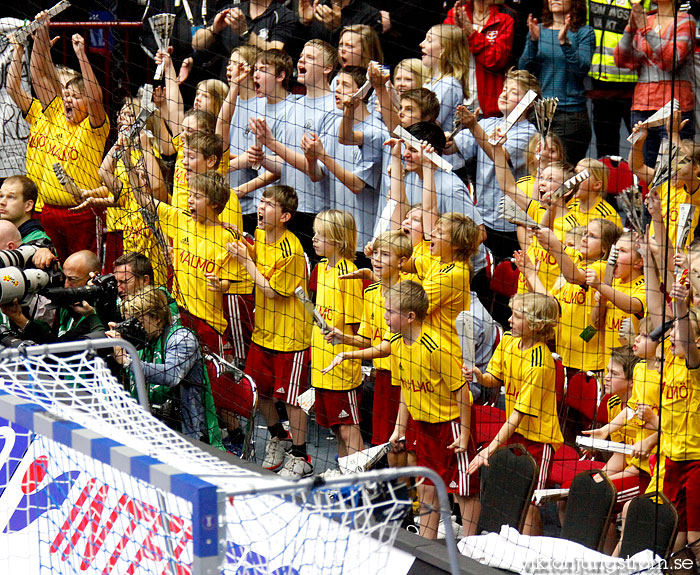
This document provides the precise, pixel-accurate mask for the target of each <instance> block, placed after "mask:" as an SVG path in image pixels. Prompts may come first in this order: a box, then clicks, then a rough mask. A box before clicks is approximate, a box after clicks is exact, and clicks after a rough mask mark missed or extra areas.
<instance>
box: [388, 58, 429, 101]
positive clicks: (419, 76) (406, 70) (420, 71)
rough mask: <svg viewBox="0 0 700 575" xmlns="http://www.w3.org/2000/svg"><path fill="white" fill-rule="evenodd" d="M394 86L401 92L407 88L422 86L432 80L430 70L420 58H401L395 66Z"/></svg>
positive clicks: (412, 88) (413, 88)
mask: <svg viewBox="0 0 700 575" xmlns="http://www.w3.org/2000/svg"><path fill="white" fill-rule="evenodd" d="M393 81H394V87H395V88H396V91H397V92H398V93H399V94H401V93H403V92H405V91H406V90H415V89H416V88H422V87H423V86H424V85H425V84H427V83H428V82H429V81H430V70H428V68H426V67H425V66H424V65H423V62H422V61H421V60H420V59H418V58H406V59H404V60H401V62H399V63H398V64H397V65H396V67H395V68H394V76H393Z"/></svg>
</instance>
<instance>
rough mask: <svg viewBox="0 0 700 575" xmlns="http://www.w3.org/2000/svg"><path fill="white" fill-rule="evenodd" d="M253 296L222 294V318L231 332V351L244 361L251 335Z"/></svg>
mask: <svg viewBox="0 0 700 575" xmlns="http://www.w3.org/2000/svg"><path fill="white" fill-rule="evenodd" d="M254 310H255V297H254V296H253V294H252V293H251V294H224V318H225V319H226V321H227V322H228V330H227V331H229V332H231V347H232V349H231V353H232V355H233V357H235V358H236V359H240V360H241V361H244V360H245V358H246V357H248V350H249V349H250V338H251V337H252V336H253V327H254V326H255V323H254V314H253V312H254Z"/></svg>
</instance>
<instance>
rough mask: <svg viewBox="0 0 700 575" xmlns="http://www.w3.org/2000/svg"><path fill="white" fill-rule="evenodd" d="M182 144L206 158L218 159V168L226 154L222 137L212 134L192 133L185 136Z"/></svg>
mask: <svg viewBox="0 0 700 575" xmlns="http://www.w3.org/2000/svg"><path fill="white" fill-rule="evenodd" d="M182 143H183V144H184V145H185V146H187V147H188V148H190V149H191V150H193V151H195V152H199V153H201V154H203V155H204V157H205V158H211V157H216V166H218V165H219V162H220V161H221V156H222V155H223V153H224V145H223V140H222V139H221V136H219V134H213V133H211V132H192V133H191V134H185V136H184V137H183V138H182ZM216 166H214V167H216Z"/></svg>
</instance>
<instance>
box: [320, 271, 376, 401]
mask: <svg viewBox="0 0 700 575" xmlns="http://www.w3.org/2000/svg"><path fill="white" fill-rule="evenodd" d="M356 270H357V266H356V265H355V264H354V263H353V262H351V261H350V260H347V259H341V260H340V261H338V263H337V264H336V265H335V266H334V267H330V266H329V265H328V260H327V259H325V258H324V259H322V260H321V261H320V262H319V264H318V265H317V266H316V271H317V274H318V288H317V290H316V311H318V313H319V314H321V317H323V319H324V320H326V323H327V324H328V325H329V326H331V327H335V328H338V329H339V330H340V331H342V332H343V333H345V334H348V335H350V334H352V329H351V327H350V326H351V325H352V324H359V323H360V321H361V320H362V301H363V300H362V280H359V279H345V280H341V279H340V278H339V276H341V275H346V274H349V273H351V272H354V271H356ZM355 349H357V348H355V347H354V346H351V345H333V344H332V343H330V342H327V341H326V339H325V337H324V334H323V333H321V329H320V328H319V327H318V326H316V325H314V326H313V330H312V332H311V385H313V386H314V387H319V388H322V389H331V390H335V391H348V390H350V389H354V388H356V387H358V386H360V385H362V369H361V368H362V361H361V360H359V359H348V360H345V361H344V362H343V363H341V364H340V365H339V366H338V367H336V368H335V369H333V370H331V371H329V372H328V373H325V374H324V373H321V370H322V369H323V368H325V367H326V366H327V365H328V364H329V363H331V361H333V358H334V357H335V356H336V355H337V354H339V353H341V352H344V351H353V350H355Z"/></svg>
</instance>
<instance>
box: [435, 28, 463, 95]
mask: <svg viewBox="0 0 700 575" xmlns="http://www.w3.org/2000/svg"><path fill="white" fill-rule="evenodd" d="M430 31H431V32H432V33H433V34H435V35H436V36H437V37H438V38H439V39H440V46H442V53H441V54H440V58H439V59H438V73H439V76H438V80H439V79H440V78H444V77H445V76H453V77H454V78H455V79H456V80H457V81H458V82H459V83H460V84H461V85H462V90H463V92H464V95H465V96H468V95H469V43H468V42H467V37H466V36H465V35H464V32H462V29H461V28H459V27H458V26H453V25H452V24H438V25H437V26H433V27H432V28H431V29H430Z"/></svg>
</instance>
